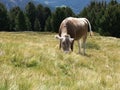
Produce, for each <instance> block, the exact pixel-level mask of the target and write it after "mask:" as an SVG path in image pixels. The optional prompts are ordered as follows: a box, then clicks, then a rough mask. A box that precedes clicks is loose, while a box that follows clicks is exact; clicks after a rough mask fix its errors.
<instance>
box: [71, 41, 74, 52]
mask: <svg viewBox="0 0 120 90" xmlns="http://www.w3.org/2000/svg"><path fill="white" fill-rule="evenodd" d="M73 45H74V40H73V41H72V43H71V51H73Z"/></svg>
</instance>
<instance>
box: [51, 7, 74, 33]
mask: <svg viewBox="0 0 120 90" xmlns="http://www.w3.org/2000/svg"><path fill="white" fill-rule="evenodd" d="M69 16H71V17H72V16H74V13H73V12H72V10H71V9H70V8H68V7H58V8H56V10H55V12H54V13H53V14H52V31H53V32H58V31H59V26H60V23H61V22H62V21H63V20H64V19H65V18H66V17H69Z"/></svg>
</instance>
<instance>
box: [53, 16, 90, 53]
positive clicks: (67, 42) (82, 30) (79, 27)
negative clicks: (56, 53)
mask: <svg viewBox="0 0 120 90" xmlns="http://www.w3.org/2000/svg"><path fill="white" fill-rule="evenodd" d="M88 31H89V32H90V35H92V30H91V24H90V22H89V20H88V19H86V18H75V17H68V18H65V19H64V20H63V21H62V23H61V24H60V27H59V35H55V37H56V38H57V39H59V40H60V45H59V48H60V49H61V48H62V50H63V51H64V52H65V53H68V52H70V51H73V44H74V41H75V40H76V41H77V42H78V47H79V52H78V53H79V54H83V55H85V54H86V52H85V48H86V39H87V33H88ZM81 38H83V53H82V52H81V42H80V39H81Z"/></svg>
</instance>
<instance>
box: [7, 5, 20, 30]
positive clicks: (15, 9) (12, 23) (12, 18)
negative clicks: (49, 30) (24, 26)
mask: <svg viewBox="0 0 120 90" xmlns="http://www.w3.org/2000/svg"><path fill="white" fill-rule="evenodd" d="M19 12H20V8H19V7H18V6H16V7H13V8H11V9H10V11H9V19H10V30H11V31H15V19H16V16H17V15H18V13H19Z"/></svg>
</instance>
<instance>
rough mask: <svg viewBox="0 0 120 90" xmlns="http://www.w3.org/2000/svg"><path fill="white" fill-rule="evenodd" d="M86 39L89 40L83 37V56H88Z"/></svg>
mask: <svg viewBox="0 0 120 90" xmlns="http://www.w3.org/2000/svg"><path fill="white" fill-rule="evenodd" d="M86 39H87V36H85V37H83V55H85V54H86V51H85V49H86Z"/></svg>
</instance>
